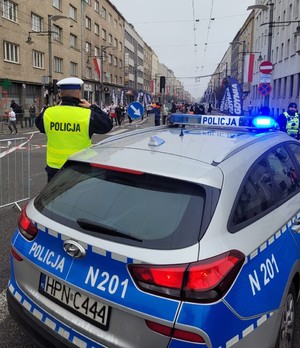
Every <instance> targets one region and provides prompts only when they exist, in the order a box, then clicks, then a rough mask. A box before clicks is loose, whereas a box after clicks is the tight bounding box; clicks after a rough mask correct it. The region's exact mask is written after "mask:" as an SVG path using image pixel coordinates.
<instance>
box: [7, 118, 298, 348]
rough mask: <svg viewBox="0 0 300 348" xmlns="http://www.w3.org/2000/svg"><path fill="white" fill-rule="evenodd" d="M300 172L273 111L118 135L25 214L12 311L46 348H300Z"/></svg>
mask: <svg viewBox="0 0 300 348" xmlns="http://www.w3.org/2000/svg"><path fill="white" fill-rule="evenodd" d="M299 178H300V144H299V142H298V141H297V140H295V139H293V138H292V137H289V136H288V135H287V134H285V133H282V132H279V131H278V130H277V129H276V125H275V124H274V122H272V119H270V118H258V119H256V118H254V119H251V120H249V119H243V118H242V117H231V116H211V115H209V116H206V115H202V116H201V115H181V114H174V115H171V116H170V118H169V120H168V125H165V126H160V127H151V128H147V129H139V130H134V131H132V132H128V133H125V134H122V135H118V136H111V137H109V138H107V139H106V140H104V141H102V142H100V143H98V144H96V145H94V146H93V147H91V148H89V149H87V150H84V151H82V152H80V153H78V154H76V155H74V156H72V157H71V158H70V159H69V160H68V161H67V163H66V164H65V166H64V167H63V169H62V170H61V171H60V172H59V173H58V175H56V176H55V178H54V179H53V180H52V181H51V182H50V183H49V184H48V185H47V186H46V187H45V188H44V189H43V190H42V191H41V192H40V194H39V195H38V196H37V197H36V198H34V199H33V200H32V201H31V202H29V203H28V205H27V206H26V207H25V208H24V209H23V210H22V211H21V212H20V216H19V219H18V228H17V230H16V231H15V233H14V235H13V237H12V245H11V277H10V280H9V284H8V290H7V298H8V306H9V311H10V313H11V315H12V316H13V317H14V318H15V319H16V320H17V321H19V322H20V323H21V324H22V325H24V326H25V327H26V328H27V330H28V332H30V333H31V334H32V336H33V337H34V338H35V339H36V340H37V341H38V342H39V343H40V344H41V346H46V347H49V346H53V347H86V348H92V347H93V348H100V347H111V348H120V347H124V348H125V347H126V348H153V347H162V348H178V347H180V348H192V347H193V348H195V347H197V348H212V347H214V348H230V347H234V348H249V347H256V348H271V347H286V348H288V347H291V341H292V337H293V328H294V318H295V307H296V306H295V304H296V301H297V299H298V296H299V287H300V233H299V232H300V214H299V210H300V180H299Z"/></svg>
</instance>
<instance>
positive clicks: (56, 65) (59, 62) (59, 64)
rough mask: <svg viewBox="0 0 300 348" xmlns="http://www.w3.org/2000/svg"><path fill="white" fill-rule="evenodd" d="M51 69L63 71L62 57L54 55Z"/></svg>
mask: <svg viewBox="0 0 300 348" xmlns="http://www.w3.org/2000/svg"><path fill="white" fill-rule="evenodd" d="M53 70H54V71H55V72H57V73H62V72H63V60H62V58H59V57H54V66H53Z"/></svg>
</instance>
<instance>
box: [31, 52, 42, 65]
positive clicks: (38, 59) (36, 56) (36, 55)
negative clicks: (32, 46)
mask: <svg viewBox="0 0 300 348" xmlns="http://www.w3.org/2000/svg"><path fill="white" fill-rule="evenodd" d="M32 62H33V64H32V65H33V67H34V68H39V69H44V67H45V55H44V53H42V52H38V51H34V50H33V51H32Z"/></svg>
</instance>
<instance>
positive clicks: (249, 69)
mask: <svg viewBox="0 0 300 348" xmlns="http://www.w3.org/2000/svg"><path fill="white" fill-rule="evenodd" d="M254 58H255V55H254V54H253V53H250V54H245V56H244V76H243V81H244V82H252V81H253V69H254Z"/></svg>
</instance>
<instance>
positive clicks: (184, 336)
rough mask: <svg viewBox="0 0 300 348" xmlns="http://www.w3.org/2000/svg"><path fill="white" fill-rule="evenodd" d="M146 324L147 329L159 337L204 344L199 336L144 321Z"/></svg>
mask: <svg viewBox="0 0 300 348" xmlns="http://www.w3.org/2000/svg"><path fill="white" fill-rule="evenodd" d="M146 324H147V326H148V327H149V329H151V330H153V331H155V332H158V333H160V334H161V335H164V336H168V337H173V338H177V339H179V340H183V341H189V342H196V343H205V340H204V338H203V337H201V336H200V335H198V334H196V333H194V332H190V331H186V330H179V329H176V328H171V327H168V326H165V325H161V324H158V323H155V322H153V321H149V320H146Z"/></svg>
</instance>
